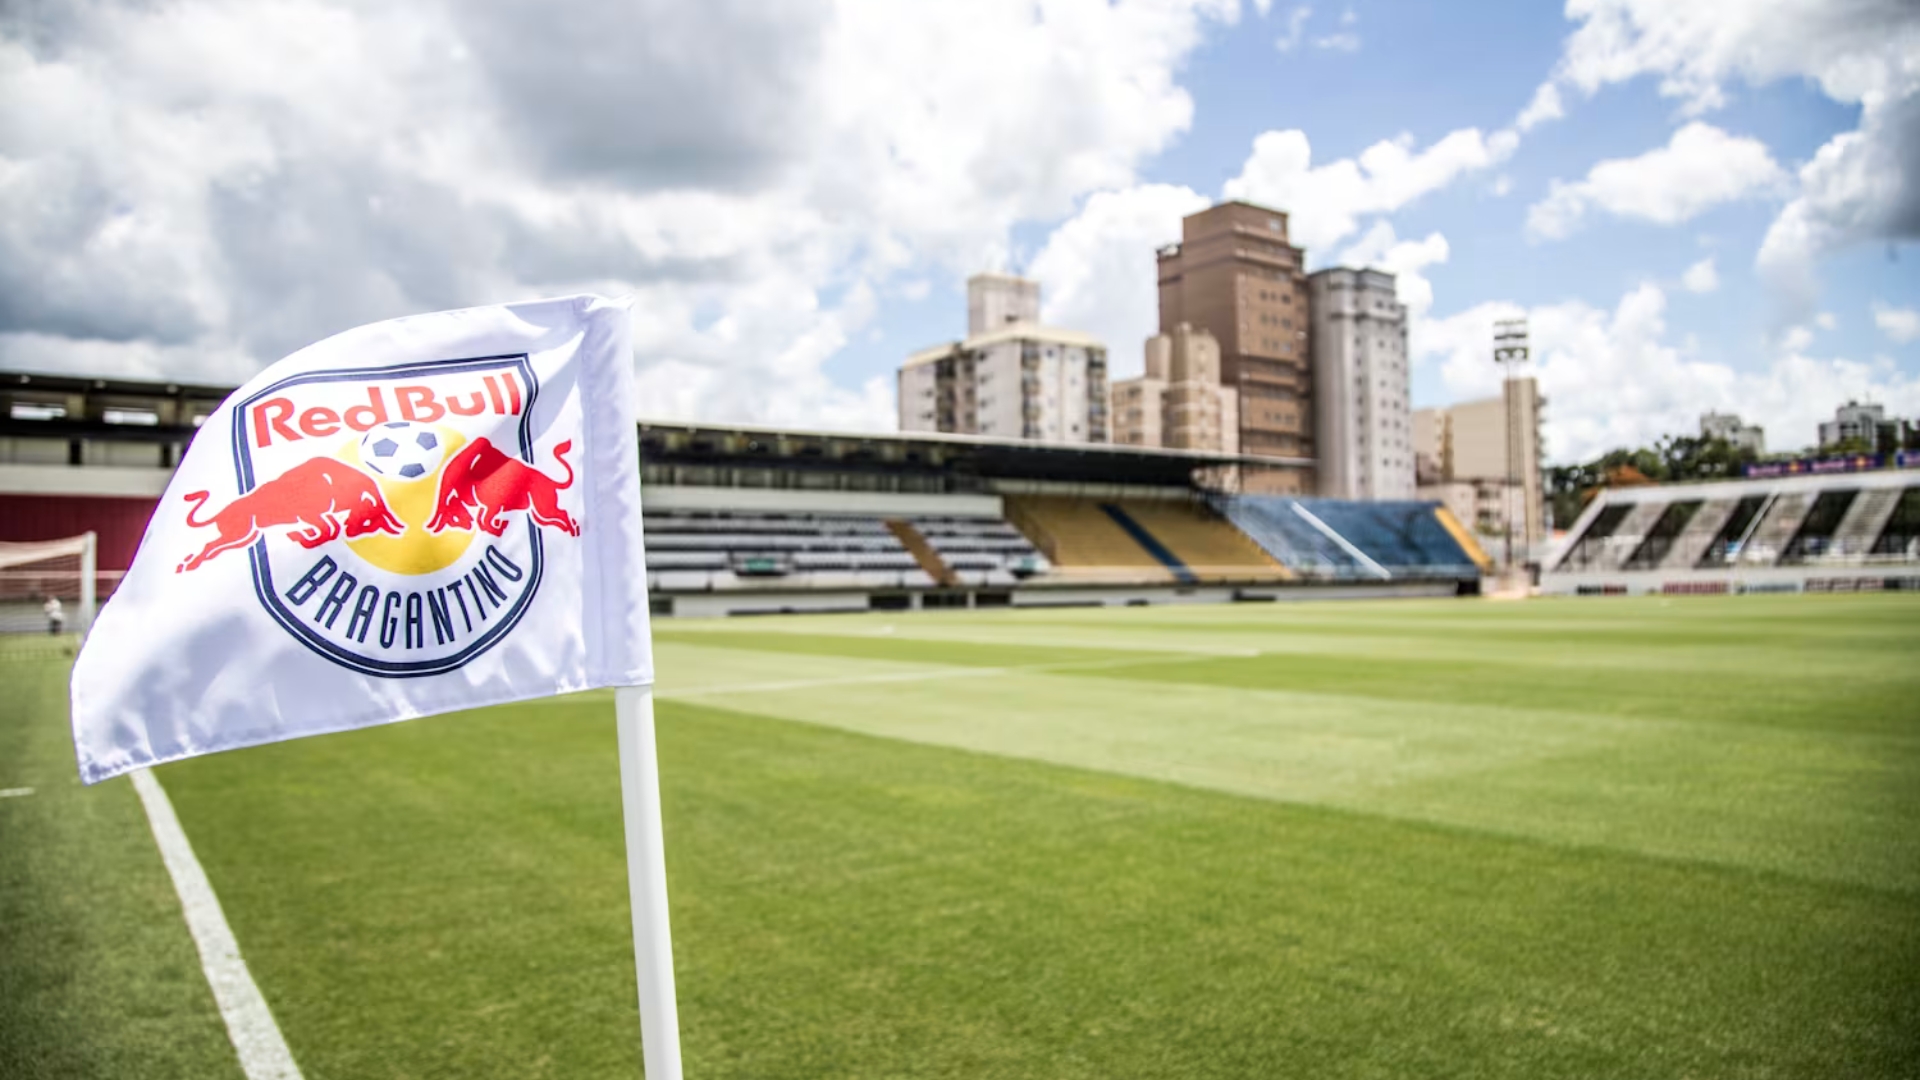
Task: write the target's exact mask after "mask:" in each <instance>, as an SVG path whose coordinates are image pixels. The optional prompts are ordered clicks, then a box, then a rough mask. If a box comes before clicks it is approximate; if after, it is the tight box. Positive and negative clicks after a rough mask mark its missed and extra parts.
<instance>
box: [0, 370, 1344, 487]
mask: <svg viewBox="0 0 1920 1080" xmlns="http://www.w3.org/2000/svg"><path fill="white" fill-rule="evenodd" d="M233 389H234V388H233V387H218V386H204V385H189V384H184V383H172V382H160V381H151V382H147V381H136V380H128V379H94V378H87V377H84V376H70V375H43V374H27V373H16V372H7V373H4V374H0V402H3V403H9V404H32V403H35V402H65V403H66V405H67V406H68V407H67V408H66V410H65V413H64V414H63V415H44V416H40V417H32V416H28V415H23V414H21V413H19V412H17V411H16V410H15V409H13V408H11V407H5V408H0V436H7V435H11V436H19V437H27V438H62V439H102V438H105V439H114V440H128V441H147V442H156V443H167V442H185V441H186V440H187V439H188V438H190V437H191V436H192V434H193V431H194V426H193V424H192V418H193V417H194V416H196V415H201V414H204V413H206V412H209V411H211V409H212V408H213V407H214V405H215V404H217V403H218V402H219V401H220V400H222V399H223V398H225V397H226V396H227V395H228V394H230V393H232V392H233ZM76 399H77V400H76ZM76 406H77V407H76ZM116 409H118V410H129V409H131V410H136V411H137V410H141V409H145V410H147V411H149V412H151V413H153V414H154V415H153V416H152V417H151V418H148V417H144V416H139V415H137V413H136V415H134V416H133V417H131V418H129V417H126V416H120V417H119V418H118V419H114V418H113V414H112V410H116ZM639 424H640V441H641V447H642V456H643V457H644V458H646V460H647V461H649V462H654V463H661V464H687V465H698V464H707V465H718V464H726V465H736V466H751V465H754V464H759V465H762V466H776V467H780V468H789V469H832V470H838V471H846V470H848V469H857V470H861V471H875V472H895V473H946V474H958V475H963V476H974V477H979V478H982V479H992V480H1046V481H1055V482H1065V483H1099V484H1146V485H1185V484H1190V483H1192V481H1193V474H1194V472H1195V470H1198V469H1204V468H1217V467H1221V466H1227V465H1265V466H1270V467H1271V466H1292V467H1301V466H1310V465H1312V464H1313V460H1312V459H1311V458H1270V457H1256V456H1251V455H1242V454H1220V453H1208V452H1202V451H1193V450H1159V449H1148V448H1144V447H1131V446H1112V445H1105V444H1093V445H1088V444H1058V443H1037V442H1027V441H1022V440H1015V439H995V438H987V437H983V436H976V435H938V434H931V433H923V432H915V433H912V434H897V433H892V432H845V431H841V432H834V431H805V430H791V429H782V428H772V427H758V426H752V425H737V424H736V425H720V424H697V423H685V422H676V421H666V420H641V421H639Z"/></svg>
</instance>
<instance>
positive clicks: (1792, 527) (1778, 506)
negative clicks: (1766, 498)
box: [1736, 491, 1817, 566]
mask: <svg viewBox="0 0 1920 1080" xmlns="http://www.w3.org/2000/svg"><path fill="white" fill-rule="evenodd" d="M1816 494H1817V492H1813V491H1784V492H1777V493H1775V494H1774V496H1773V498H1772V500H1771V501H1770V502H1768V504H1767V508H1766V509H1765V510H1762V511H1761V512H1760V520H1759V522H1757V523H1756V524H1755V526H1754V529H1753V532H1752V534H1751V535H1750V536H1748V537H1747V541H1746V543H1744V544H1742V545H1740V553H1739V555H1738V556H1736V558H1737V559H1738V560H1739V561H1740V562H1742V563H1749V564H1752V565H1754V566H1772V565H1773V564H1774V563H1775V562H1777V561H1778V560H1779V558H1780V555H1781V553H1782V552H1784V551H1785V550H1786V547H1787V544H1788V543H1789V542H1791V541H1792V539H1793V534H1794V533H1797V532H1799V531H1800V523H1801V522H1802V521H1804V520H1806V517H1807V511H1808V510H1811V509H1813V500H1814V496H1815V495H1816Z"/></svg>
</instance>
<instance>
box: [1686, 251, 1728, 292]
mask: <svg viewBox="0 0 1920 1080" xmlns="http://www.w3.org/2000/svg"><path fill="white" fill-rule="evenodd" d="M1680 284H1681V285H1684V286H1685V287H1686V290H1687V291H1688V292H1696V293H1710V292H1712V291H1713V290H1715V289H1718V288H1719V287H1720V274H1719V272H1718V271H1716V270H1715V269H1714V268H1713V256H1711V255H1709V256H1707V257H1706V258H1704V259H1701V260H1700V261H1699V262H1697V263H1694V264H1693V265H1692V266H1689V267H1687V272H1686V273H1684V274H1682V275H1680Z"/></svg>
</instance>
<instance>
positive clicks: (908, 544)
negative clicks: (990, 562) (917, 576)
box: [887, 518, 960, 588]
mask: <svg viewBox="0 0 1920 1080" xmlns="http://www.w3.org/2000/svg"><path fill="white" fill-rule="evenodd" d="M887 531H888V532H890V533H892V534H893V535H894V536H896V537H898V538H899V540H900V546H901V547H903V548H906V549H907V553H908V554H910V555H912V556H913V560H914V561H915V562H917V563H919V564H920V569H922V570H925V571H926V572H927V576H928V577H930V578H932V579H933V580H934V581H936V582H938V583H939V584H940V585H942V586H944V587H946V588H952V587H953V586H954V585H956V584H958V583H959V581H960V579H959V577H958V576H957V575H956V574H954V572H953V568H952V567H950V566H948V565H947V561H946V560H945V559H942V558H941V557H940V553H939V552H937V551H935V550H933V545H932V544H929V543H927V538H926V537H924V536H922V535H920V530H919V529H916V528H914V527H913V523H912V522H909V521H901V520H899V519H898V518H890V519H888V521H887Z"/></svg>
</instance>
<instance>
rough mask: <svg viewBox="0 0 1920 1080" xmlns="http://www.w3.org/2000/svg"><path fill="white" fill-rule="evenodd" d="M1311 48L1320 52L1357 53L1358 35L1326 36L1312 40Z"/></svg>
mask: <svg viewBox="0 0 1920 1080" xmlns="http://www.w3.org/2000/svg"><path fill="white" fill-rule="evenodd" d="M1313 47H1314V48H1316V49H1319V50H1321V51H1322V52H1359V51H1360V35H1359V34H1348V33H1339V34H1326V35H1324V36H1321V37H1317V38H1314V39H1313Z"/></svg>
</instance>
